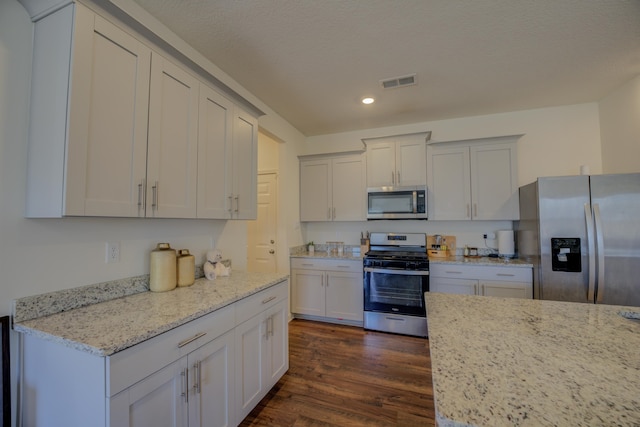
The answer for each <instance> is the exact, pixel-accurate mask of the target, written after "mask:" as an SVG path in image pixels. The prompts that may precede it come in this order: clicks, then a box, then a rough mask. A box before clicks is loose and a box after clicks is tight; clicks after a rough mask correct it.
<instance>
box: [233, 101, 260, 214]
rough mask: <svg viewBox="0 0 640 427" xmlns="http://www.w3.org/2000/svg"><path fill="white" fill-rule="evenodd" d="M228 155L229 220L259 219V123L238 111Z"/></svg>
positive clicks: (235, 113) (235, 114) (234, 116)
mask: <svg viewBox="0 0 640 427" xmlns="http://www.w3.org/2000/svg"><path fill="white" fill-rule="evenodd" d="M226 154H227V167H228V168H229V167H230V168H229V169H227V174H226V175H227V202H228V205H227V208H228V211H229V218H232V219H256V217H257V212H258V210H257V203H258V198H257V197H258V194H257V191H258V121H257V120H256V119H255V118H254V117H253V116H251V115H249V114H248V113H246V112H245V111H243V110H242V109H240V108H238V107H236V108H235V110H234V114H233V136H232V138H231V149H227V150H226Z"/></svg>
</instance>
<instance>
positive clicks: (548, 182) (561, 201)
mask: <svg viewBox="0 0 640 427" xmlns="http://www.w3.org/2000/svg"><path fill="white" fill-rule="evenodd" d="M516 229H517V240H518V252H519V257H520V258H525V259H530V260H531V261H532V262H533V264H534V285H533V292H534V298H539V299H550V300H560V301H576V302H593V303H603V304H618V305H630V306H640V279H639V277H640V174H619V175H592V176H587V175H581V176H567V177H549V178H538V179H537V181H535V182H533V183H531V184H529V185H525V186H523V187H521V188H520V221H519V223H517V226H516Z"/></svg>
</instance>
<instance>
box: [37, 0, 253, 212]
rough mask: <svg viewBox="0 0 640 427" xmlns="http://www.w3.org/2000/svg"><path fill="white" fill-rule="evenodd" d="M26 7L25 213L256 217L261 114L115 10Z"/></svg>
mask: <svg viewBox="0 0 640 427" xmlns="http://www.w3.org/2000/svg"><path fill="white" fill-rule="evenodd" d="M27 3H28V4H25V7H26V8H27V10H29V11H30V12H31V14H32V18H33V19H34V21H35V23H34V46H33V73H32V87H31V107H30V108H31V112H30V123H29V148H28V172H27V176H28V179H27V203H26V213H25V216H27V217H63V216H106V217H157V218H220V219H229V218H232V219H252V218H255V217H256V203H257V201H256V185H257V131H258V126H257V119H256V114H258V112H257V110H255V111H254V110H253V109H252V106H250V104H248V103H244V104H243V106H244V107H247V108H248V109H249V110H248V111H254V112H253V113H247V112H245V110H244V109H240V108H239V107H238V106H237V105H236V104H235V103H234V102H232V101H230V100H228V99H227V98H225V97H223V96H221V95H219V94H218V93H217V92H216V91H215V90H213V89H210V88H209V87H207V86H206V84H204V83H202V82H201V81H200V80H199V79H198V78H196V77H195V75H194V74H193V73H192V72H191V70H190V69H189V68H188V67H186V66H184V65H183V64H182V63H180V62H178V61H174V60H173V59H169V58H170V56H169V55H165V54H164V53H162V54H161V53H159V52H160V51H162V49H161V48H158V49H156V47H155V45H154V48H153V52H152V49H151V48H150V47H149V46H147V45H146V44H145V43H150V42H148V41H147V42H145V43H143V42H141V41H140V40H141V39H142V37H139V36H137V34H136V33H135V32H134V31H133V30H131V29H130V28H129V27H128V26H126V25H124V24H122V23H121V22H120V21H119V20H117V19H115V18H114V17H112V16H111V17H109V15H107V14H105V16H104V17H103V16H100V15H98V14H96V13H94V12H93V11H91V10H90V9H89V8H88V7H86V6H84V5H83V4H80V3H69V4H68V5H66V6H64V7H62V8H60V9H59V10H56V11H55V12H53V13H49V11H50V8H49V7H48V2H46V1H35V2H27ZM31 6H33V8H32V7H31ZM101 13H102V12H101ZM107 17H108V18H107ZM201 87H202V89H201ZM239 102H244V101H239Z"/></svg>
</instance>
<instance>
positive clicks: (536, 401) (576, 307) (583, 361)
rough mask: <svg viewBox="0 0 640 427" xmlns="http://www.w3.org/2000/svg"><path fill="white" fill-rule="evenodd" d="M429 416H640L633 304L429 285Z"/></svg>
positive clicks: (637, 419) (463, 420)
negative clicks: (444, 290) (432, 289)
mask: <svg viewBox="0 0 640 427" xmlns="http://www.w3.org/2000/svg"><path fill="white" fill-rule="evenodd" d="M426 304H427V319H428V325H429V346H430V351H431V363H432V368H431V369H432V375H433V385H434V398H435V404H436V418H437V421H438V425H439V426H440V427H453V426H456V427H459V426H492V427H499V426H535V427H539V426H614V425H615V426H639V425H640V351H639V349H640V322H639V321H637V320H628V319H625V318H623V317H622V316H621V315H619V312H632V313H640V308H632V307H619V306H606V305H595V304H579V303H568V302H557V301H541V300H521V299H507V298H492V297H477V296H465V295H450V294H439V293H433V294H430V293H427V294H426Z"/></svg>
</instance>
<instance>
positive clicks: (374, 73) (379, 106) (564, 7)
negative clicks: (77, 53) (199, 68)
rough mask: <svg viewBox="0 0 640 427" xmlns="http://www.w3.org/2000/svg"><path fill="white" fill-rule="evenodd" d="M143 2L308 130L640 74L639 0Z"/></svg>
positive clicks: (523, 105)
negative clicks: (405, 79)
mask: <svg viewBox="0 0 640 427" xmlns="http://www.w3.org/2000/svg"><path fill="white" fill-rule="evenodd" d="M135 2H136V3H138V4H139V5H140V6H141V7H143V8H144V9H146V10H147V11H148V12H149V13H151V15H153V16H155V17H156V18H157V19H158V20H159V21H161V22H162V23H164V24H165V25H166V26H167V27H168V28H170V29H171V30H173V31H174V32H175V33H176V34H177V35H179V36H180V37H181V38H183V39H184V40H185V41H186V42H187V43H189V44H190V45H191V46H193V47H194V48H195V49H196V50H198V51H199V52H200V53H202V54H203V55H204V56H206V57H207V58H209V59H210V60H211V61H212V62H213V63H214V64H215V65H217V66H218V67H219V68H221V69H222V70H224V71H225V72H226V73H227V74H229V75H230V76H231V77H233V78H234V79H235V80H236V81H237V82H238V83H240V84H241V85H242V86H244V87H245V88H246V89H248V90H249V91H250V92H252V93H253V94H254V95H256V96H257V97H258V98H260V99H261V100H262V101H263V102H264V103H266V104H267V105H269V107H271V108H272V109H273V110H275V111H276V112H278V113H279V114H280V115H281V116H282V117H284V118H285V119H286V120H288V121H289V122H290V123H291V124H292V125H293V126H295V127H296V128H297V129H298V130H300V131H301V132H302V133H303V134H305V135H307V136H312V135H319V134H327V133H335V132H343V131H349V130H357V129H364V128H372V127H381V126H392V125H399V124H407V123H415V122H422V121H431V120H440V119H447V118H455V117H464V116H472V115H481V114H491V113H498V112H506V111H514V110H522V109H530V108H540V107H549V106H556V105H566V104H575V103H582V102H592V101H597V100H599V99H600V98H602V97H603V96H605V95H606V94H607V93H609V92H611V91H612V90H613V89H615V88H616V87H617V86H620V85H621V84H623V83H625V82H627V81H629V80H631V79H632V78H633V77H635V76H637V75H639V74H640V0H628V1H623V0H533V1H532V0H395V1H394V0H188V1H187V0H135ZM412 73H416V74H417V80H418V85H416V86H410V87H404V88H397V89H391V90H383V89H382V88H381V86H380V83H379V80H381V79H386V78H390V77H397V76H402V75H407V74H412ZM365 95H372V96H374V97H375V98H376V102H375V103H374V104H373V105H370V106H363V105H361V104H360V99H361V98H362V97H363V96H365Z"/></svg>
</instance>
